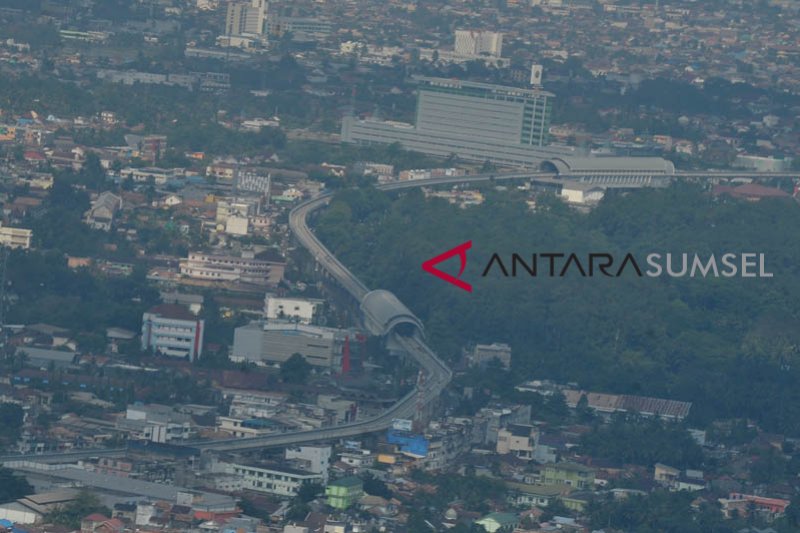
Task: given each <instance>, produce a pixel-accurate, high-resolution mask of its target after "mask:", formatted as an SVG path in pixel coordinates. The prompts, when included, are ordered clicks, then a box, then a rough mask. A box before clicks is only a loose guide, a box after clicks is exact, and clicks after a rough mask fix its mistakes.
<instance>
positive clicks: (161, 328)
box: [142, 304, 205, 361]
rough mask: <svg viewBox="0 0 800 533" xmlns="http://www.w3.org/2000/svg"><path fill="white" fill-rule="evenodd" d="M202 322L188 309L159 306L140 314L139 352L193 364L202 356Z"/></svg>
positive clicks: (169, 305) (171, 305) (203, 326)
mask: <svg viewBox="0 0 800 533" xmlns="http://www.w3.org/2000/svg"><path fill="white" fill-rule="evenodd" d="M204 329H205V321H204V320H203V319H201V318H198V317H197V316H196V315H194V314H192V313H191V312H190V311H189V309H188V308H186V307H184V306H182V305H176V304H161V305H157V306H155V307H153V308H151V309H150V310H149V311H147V312H145V313H144V314H143V315H142V350H148V349H152V350H153V351H154V352H156V353H160V354H163V355H169V356H172V357H183V358H187V359H189V361H194V360H195V359H197V358H199V357H200V355H202V353H203V332H204Z"/></svg>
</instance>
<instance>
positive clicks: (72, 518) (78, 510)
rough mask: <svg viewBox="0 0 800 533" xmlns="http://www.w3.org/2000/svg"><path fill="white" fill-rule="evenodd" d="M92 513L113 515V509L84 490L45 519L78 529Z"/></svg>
mask: <svg viewBox="0 0 800 533" xmlns="http://www.w3.org/2000/svg"><path fill="white" fill-rule="evenodd" d="M92 513H100V514H103V515H105V516H111V509H109V508H108V507H105V506H104V505H102V504H101V503H100V499H99V498H98V497H97V496H95V495H94V494H92V493H90V492H88V491H85V490H84V491H81V492H80V493H79V494H78V496H77V498H76V499H75V500H74V501H72V502H70V503H68V504H67V505H65V506H63V507H61V508H59V509H56V510H54V511H51V512H50V513H48V514H47V515H46V517H45V519H46V520H47V521H48V522H51V523H53V524H58V525H61V526H65V527H68V528H72V529H77V528H80V526H81V520H82V519H83V518H84V517H86V516H88V515H90V514H92Z"/></svg>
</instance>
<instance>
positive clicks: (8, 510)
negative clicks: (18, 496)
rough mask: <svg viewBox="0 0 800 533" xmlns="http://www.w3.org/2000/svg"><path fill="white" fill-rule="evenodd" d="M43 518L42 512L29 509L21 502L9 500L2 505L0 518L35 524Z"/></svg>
mask: <svg viewBox="0 0 800 533" xmlns="http://www.w3.org/2000/svg"><path fill="white" fill-rule="evenodd" d="M41 518H42V514H41V513H37V512H36V511H34V510H33V509H29V508H28V507H25V506H24V505H22V504H21V503H19V502H9V503H4V504H3V505H0V519H4V520H10V521H12V522H14V523H15V524H19V525H27V524H35V523H36V522H38V521H39V520H40V519H41Z"/></svg>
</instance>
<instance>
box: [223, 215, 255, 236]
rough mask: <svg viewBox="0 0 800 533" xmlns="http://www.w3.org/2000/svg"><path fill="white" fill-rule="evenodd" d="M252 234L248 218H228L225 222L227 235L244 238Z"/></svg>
mask: <svg viewBox="0 0 800 533" xmlns="http://www.w3.org/2000/svg"><path fill="white" fill-rule="evenodd" d="M249 232H250V221H249V220H248V219H247V218H246V217H238V216H237V217H228V220H226V221H225V233H227V234H228V235H240V236H244V235H247V234H248V233H249Z"/></svg>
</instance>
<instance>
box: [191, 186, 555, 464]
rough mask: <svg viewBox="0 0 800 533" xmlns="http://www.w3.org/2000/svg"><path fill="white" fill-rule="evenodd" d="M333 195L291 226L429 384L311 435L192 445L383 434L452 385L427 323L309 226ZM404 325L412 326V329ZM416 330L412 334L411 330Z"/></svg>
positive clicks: (313, 202)
mask: <svg viewBox="0 0 800 533" xmlns="http://www.w3.org/2000/svg"><path fill="white" fill-rule="evenodd" d="M537 174H541V175H549V173H545V172H543V173H530V172H526V173H513V174H501V175H493V174H492V175H490V174H483V175H473V176H454V177H450V176H445V177H437V178H429V179H420V180H409V181H404V182H395V183H388V184H385V185H381V186H379V187H378V189H381V190H384V191H394V190H400V189H410V188H414V187H423V186H434V185H449V184H456V183H471V182H480V181H489V180H492V179H494V180H508V179H519V178H530V177H531V176H532V175H537ZM332 196H333V193H332V192H327V193H323V194H321V195H319V196H315V197H314V198H311V199H309V200H306V201H304V202H302V203H301V204H299V205H298V206H297V207H295V208H294V209H292V211H291V212H290V213H289V227H290V228H291V230H292V232H293V233H294V235H295V237H296V238H297V240H298V242H299V243H300V245H301V246H303V248H305V249H306V250H308V252H309V253H310V254H311V255H312V256H313V257H314V259H315V260H316V261H317V262H318V263H319V264H320V265H321V266H322V267H323V268H324V269H325V270H326V271H327V272H328V274H330V275H331V276H332V277H333V278H334V279H335V280H336V282H337V283H339V285H341V286H342V287H343V288H344V289H345V290H346V291H347V292H348V293H350V295H351V296H353V298H355V299H356V301H358V302H359V303H360V305H361V309H362V311H363V312H364V322H365V325H366V326H367V328H368V329H369V330H370V332H371V333H373V334H374V335H391V336H392V340H393V341H395V342H396V343H397V344H399V345H400V346H401V347H403V348H404V349H405V350H406V352H408V354H409V355H410V356H411V357H413V358H414V360H415V361H416V362H417V364H419V366H420V367H421V369H422V370H423V371H424V372H425V381H424V385H423V388H422V389H421V390H420V389H418V388H416V387H415V388H414V389H413V390H412V391H411V392H409V393H408V394H406V395H405V396H403V397H402V398H401V399H400V400H399V401H398V402H397V403H395V404H394V405H393V406H392V407H390V408H389V409H387V410H386V411H384V412H383V413H381V414H380V415H378V416H376V417H373V418H368V419H366V420H360V421H357V422H351V423H349V424H342V425H339V426H332V427H325V428H320V429H314V430H310V431H296V432H290V433H277V434H274V435H264V436H262V437H247V438H238V439H223V440H215V441H208V442H197V443H191V444H189V445H190V446H193V447H195V448H198V449H201V450H217V451H234V450H248V449H256V448H268V447H275V446H291V445H295V444H303V443H310V442H317V441H323V440H332V439H342V438H348V437H354V436H356V435H361V434H364V433H372V432H375V431H381V430H384V429H386V428H388V427H390V426H391V424H392V420H393V419H395V418H413V417H414V414H415V412H416V409H417V403H418V401H420V400H421V401H422V402H423V403H425V404H427V403H429V402H432V401H434V400H435V399H436V398H438V397H439V395H440V394H441V392H442V391H443V390H444V388H445V387H446V386H447V384H448V383H449V382H450V380H451V379H452V377H453V373H452V371H451V370H450V368H449V367H448V366H447V365H446V364H445V363H444V361H442V360H441V359H439V357H438V356H437V355H436V354H435V353H433V350H431V349H430V348H429V347H428V345H427V344H425V341H424V339H423V337H422V323H421V322H420V320H419V319H418V318H417V317H416V316H414V314H413V313H412V312H411V311H410V310H409V309H408V308H407V307H406V306H405V305H404V304H403V303H402V302H400V300H399V299H397V297H396V296H395V295H394V294H392V293H391V292H389V291H384V290H373V291H370V289H369V288H368V287H367V286H366V285H364V283H363V282H362V281H361V280H359V279H358V278H357V277H356V276H355V275H353V273H352V272H350V270H348V269H347V267H346V266H344V265H343V264H342V262H341V261H339V260H338V259H337V258H336V256H334V255H333V254H332V253H331V252H330V250H328V249H327V248H326V247H325V245H323V244H322V243H321V242H320V241H319V239H317V237H316V235H314V233H313V232H312V231H311V229H310V228H309V227H308V222H307V218H308V215H309V214H310V213H313V212H314V211H316V210H317V209H320V208H322V207H324V206H326V205H327V204H328V203H329V202H330V200H331V198H332ZM403 326H412V327H411V328H406V329H405V330H404V331H403V329H402V327H403ZM409 329H411V331H409Z"/></svg>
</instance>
